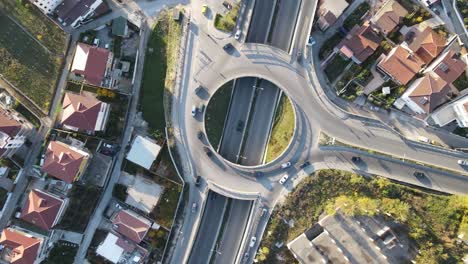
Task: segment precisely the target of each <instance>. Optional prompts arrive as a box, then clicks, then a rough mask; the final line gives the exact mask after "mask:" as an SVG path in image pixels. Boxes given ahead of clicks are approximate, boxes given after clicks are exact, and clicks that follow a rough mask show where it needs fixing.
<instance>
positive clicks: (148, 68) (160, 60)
mask: <svg viewBox="0 0 468 264" xmlns="http://www.w3.org/2000/svg"><path fill="white" fill-rule="evenodd" d="M181 34H182V27H181V25H180V24H179V23H177V22H175V21H174V20H173V19H172V17H171V16H170V15H169V13H167V12H166V13H164V14H162V15H161V16H160V19H159V20H158V23H157V24H156V26H155V28H154V29H153V32H152V33H151V37H150V39H149V41H148V46H147V51H146V58H145V66H144V71H143V82H142V87H141V96H140V110H141V111H142V112H143V118H144V119H145V121H147V122H148V126H149V129H150V130H153V131H154V130H158V131H160V132H161V133H164V128H165V127H166V122H165V115H164V95H165V93H170V89H171V88H170V87H172V83H173V82H174V78H175V71H174V67H175V63H176V60H177V49H178V47H179V42H180V37H181Z"/></svg>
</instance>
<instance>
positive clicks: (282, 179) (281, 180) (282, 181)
mask: <svg viewBox="0 0 468 264" xmlns="http://www.w3.org/2000/svg"><path fill="white" fill-rule="evenodd" d="M288 179H289V175H288V174H285V175H283V177H281V179H280V180H279V181H278V182H279V183H280V184H281V185H284V183H285V182H286V181H287V180H288Z"/></svg>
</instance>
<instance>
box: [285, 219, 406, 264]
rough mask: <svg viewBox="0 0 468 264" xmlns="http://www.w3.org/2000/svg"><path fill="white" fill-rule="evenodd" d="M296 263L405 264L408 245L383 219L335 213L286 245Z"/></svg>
mask: <svg viewBox="0 0 468 264" xmlns="http://www.w3.org/2000/svg"><path fill="white" fill-rule="evenodd" d="M287 246H288V248H289V250H290V251H291V253H292V254H293V255H294V257H295V258H296V259H297V261H298V262H299V263H302V264H317V263H360V264H366V263H369V264H371V263H372V264H373V263H389V264H393V263H395V264H396V263H402V262H409V261H410V259H408V255H409V254H408V250H409V248H408V245H405V244H403V243H401V242H400V241H399V239H398V236H397V234H396V233H395V232H394V231H393V230H391V229H390V228H389V227H388V226H387V225H386V224H385V222H383V220H380V219H377V218H370V217H347V216H345V215H343V214H341V213H339V212H337V213H336V214H335V215H328V216H325V217H323V218H322V219H321V220H320V221H319V223H318V224H316V225H314V226H313V227H312V228H310V229H308V230H306V231H305V232H304V233H303V234H301V235H300V236H298V237H297V238H295V239H294V240H293V241H291V242H290V243H288V245H287Z"/></svg>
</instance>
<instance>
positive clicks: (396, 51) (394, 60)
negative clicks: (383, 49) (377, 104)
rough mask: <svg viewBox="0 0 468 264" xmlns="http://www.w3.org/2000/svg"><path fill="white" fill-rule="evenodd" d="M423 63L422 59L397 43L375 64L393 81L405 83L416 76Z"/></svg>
mask: <svg viewBox="0 0 468 264" xmlns="http://www.w3.org/2000/svg"><path fill="white" fill-rule="evenodd" d="M423 65H424V61H422V60H421V59H420V58H419V57H418V56H416V55H414V54H413V53H412V52H411V51H410V50H408V49H407V48H405V47H403V46H402V45H398V46H396V47H395V48H393V49H392V50H391V51H390V52H389V53H388V55H387V56H385V57H384V58H383V59H382V60H381V61H380V62H379V63H378V64H377V69H378V70H379V71H381V72H382V73H384V74H385V75H387V76H388V77H389V78H390V79H392V80H393V81H394V82H396V83H398V84H401V85H406V84H408V83H409V82H410V81H411V80H412V79H413V78H414V77H415V76H416V74H417V73H418V72H419V71H420V70H421V68H422V67H423Z"/></svg>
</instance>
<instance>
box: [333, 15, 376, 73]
mask: <svg viewBox="0 0 468 264" xmlns="http://www.w3.org/2000/svg"><path fill="white" fill-rule="evenodd" d="M381 41H382V38H381V37H380V36H379V35H377V33H375V32H374V30H372V28H371V27H370V25H369V22H365V23H364V24H363V25H362V26H357V25H356V26H354V27H353V28H352V29H351V31H350V32H349V33H348V35H346V37H345V38H344V39H343V40H342V41H341V42H340V43H339V44H338V46H336V47H335V51H336V52H339V54H341V55H342V56H343V57H345V58H347V59H352V60H353V61H354V62H355V63H357V64H361V63H363V62H364V61H365V60H366V59H367V58H369V56H371V55H372V54H373V53H374V52H375V51H376V50H377V48H378V47H379V45H380V42H381Z"/></svg>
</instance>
